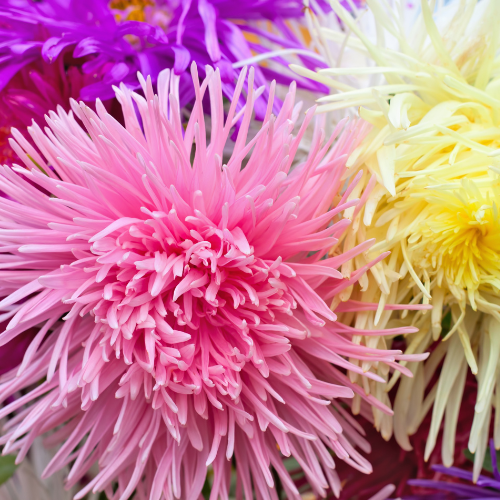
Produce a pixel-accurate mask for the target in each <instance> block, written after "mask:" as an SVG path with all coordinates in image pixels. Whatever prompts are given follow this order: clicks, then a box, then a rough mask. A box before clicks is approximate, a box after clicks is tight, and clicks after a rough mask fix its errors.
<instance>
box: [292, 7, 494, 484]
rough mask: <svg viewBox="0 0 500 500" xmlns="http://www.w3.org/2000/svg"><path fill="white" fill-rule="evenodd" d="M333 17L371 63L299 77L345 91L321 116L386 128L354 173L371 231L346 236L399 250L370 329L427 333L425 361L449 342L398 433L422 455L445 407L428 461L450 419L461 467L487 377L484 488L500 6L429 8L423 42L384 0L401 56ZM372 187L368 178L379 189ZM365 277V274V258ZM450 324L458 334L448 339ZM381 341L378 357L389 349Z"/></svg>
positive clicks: (368, 287) (326, 33)
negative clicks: (464, 410) (471, 377)
mask: <svg viewBox="0 0 500 500" xmlns="http://www.w3.org/2000/svg"><path fill="white" fill-rule="evenodd" d="M332 6H333V8H334V10H335V12H336V13H337V15H338V16H339V18H340V19H341V20H342V22H344V23H345V25H346V26H347V27H348V28H349V29H350V30H352V34H351V35H350V36H349V38H348V39H346V41H345V44H346V45H348V46H349V47H350V50H352V51H359V52H360V53H361V54H363V55H364V56H365V57H366V56H369V57H370V58H371V60H372V61H371V64H370V65H367V66H366V67H359V68H354V69H352V68H347V69H343V68H340V69H339V68H330V69H326V70H320V71H319V72H318V73H317V76H314V74H312V73H311V72H310V71H307V70H304V69H300V68H296V70H297V71H300V72H301V74H304V75H305V74H307V75H308V76H311V77H312V78H316V79H317V80H318V81H321V82H322V83H324V84H326V85H327V86H329V87H330V88H331V89H338V90H340V92H337V90H332V94H331V95H329V96H325V97H323V98H321V99H320V101H321V106H319V108H318V110H319V111H332V110H337V109H344V108H346V107H350V106H360V115H361V117H363V118H364V119H365V120H367V121H368V122H370V123H371V124H372V125H373V129H372V131H371V132H370V134H369V136H368V137H367V138H366V140H365V141H364V142H363V144H362V145H361V146H360V147H358V148H357V149H356V151H355V152H354V153H353V154H352V155H351V157H350V158H349V161H348V162H347V165H348V167H349V169H350V172H351V173H355V172H356V171H357V170H358V169H360V168H361V167H363V168H365V169H366V170H367V171H369V172H370V174H373V175H375V176H376V178H377V180H378V185H377V186H375V187H374V189H373V190H372V192H371V194H370V197H369V199H368V200H367V203H366V208H365V209H364V210H363V213H360V214H359V215H358V217H359V218H358V220H357V221H355V222H354V224H353V227H356V225H357V224H359V226H360V229H359V230H358V232H357V233H356V232H355V231H352V233H350V236H347V237H346V240H345V241H346V247H345V248H346V250H348V249H349V247H350V245H354V244H356V242H357V241H359V238H360V237H361V238H362V239H364V238H376V239H377V241H378V243H377V244H376V245H375V246H373V247H372V249H371V252H373V253H372V254H370V253H368V259H369V258H370V256H371V255H376V252H381V251H388V250H390V251H391V252H392V254H391V258H390V259H387V260H385V261H383V262H381V263H380V264H378V265H377V266H376V267H374V268H373V269H372V272H371V274H369V275H367V278H366V279H365V278H363V282H362V283H361V287H360V289H358V290H355V291H354V294H355V295H352V296H351V298H358V299H359V300H362V301H367V302H372V301H378V303H379V307H378V309H377V311H374V312H367V313H366V315H358V316H357V318H356V325H358V326H360V325H367V327H368V328H383V327H385V326H395V325H410V324H412V325H416V326H418V327H419V333H418V334H416V335H412V336H410V337H408V338H407V343H408V347H407V352H408V353H415V352H424V351H426V350H428V348H429V346H430V345H431V344H432V343H433V342H435V341H438V340H441V338H442V340H444V341H445V342H443V343H440V344H439V345H438V346H437V347H436V348H435V349H434V350H433V353H432V355H431V356H430V358H429V360H428V361H427V363H426V364H425V365H417V364H409V365H408V368H409V369H410V370H411V371H412V372H413V373H414V375H415V377H414V378H413V379H412V380H410V379H405V380H403V381H402V382H401V384H400V385H399V390H398V394H397V397H396V401H395V408H394V409H395V417H394V432H395V435H396V438H397V439H398V442H399V443H400V444H401V446H403V447H404V448H405V449H411V444H410V441H409V439H408V436H409V435H411V434H413V433H414V432H416V429H417V428H418V426H419V425H420V423H421V422H422V420H423V418H424V417H425V415H426V413H427V412H428V411H429V409H430V408H433V413H432V415H433V420H432V425H431V428H430V433H429V439H428V443H427V449H426V457H429V456H430V454H431V453H432V451H433V449H434V446H435V444H436V440H437V436H438V433H439V430H440V427H441V424H442V422H443V420H444V436H443V437H444V439H443V446H442V459H443V463H444V464H445V465H446V466H450V465H451V464H452V463H453V455H454V434H455V428H456V425H457V418H458V413H459V408H460V404H461V399H462V393H463V390H464V384H465V380H466V375H467V371H468V369H470V370H471V371H472V373H474V374H475V375H477V380H478V395H477V401H476V405H475V416H474V420H473V423H472V429H471V434H470V440H469V449H470V451H472V452H475V456H476V462H475V476H476V477H477V475H478V474H479V471H480V468H481V464H482V461H483V457H484V454H485V452H486V446H487V440H488V432H489V424H490V417H491V408H492V405H493V404H495V405H496V404H497V403H496V402H495V401H497V400H498V394H499V388H498V386H497V377H498V375H497V374H498V360H499V359H500V357H499V355H500V314H499V313H500V296H499V292H500V265H499V263H500V258H499V257H500V219H499V215H498V213H499V212H498V200H499V199H500V198H499V195H500V191H499V189H500V178H499V175H498V174H499V172H500V170H499V167H498V160H497V157H498V150H499V148H500V143H499V141H498V138H499V137H500V134H499V130H498V117H497V114H498V104H500V100H499V94H498V91H497V88H498V84H499V78H498V76H499V75H498V71H497V69H496V66H497V64H498V55H497V54H498V48H499V43H500V39H499V37H498V30H497V27H496V25H495V23H494V21H493V19H498V16H499V15H500V10H499V9H500V4H499V3H498V2H494V1H493V2H489V1H487V0H485V1H482V2H479V3H476V2H475V1H470V2H469V1H467V2H451V3H450V4H448V5H447V6H445V7H443V8H441V9H439V10H438V11H437V12H434V13H433V12H431V9H430V7H429V5H428V3H427V2H426V1H425V0H424V1H422V2H421V14H420V16H419V17H418V18H417V19H416V21H415V23H414V28H413V30H409V29H408V28H407V24H405V23H406V21H405V18H404V15H403V14H404V13H403V12H402V11H401V10H397V9H396V10H394V11H388V10H387V9H386V8H385V7H384V5H383V4H382V2H379V1H374V2H372V3H371V13H370V15H371V16H372V18H373V21H374V22H375V24H376V26H378V32H379V33H385V35H387V39H389V40H392V41H394V40H395V41H396V42H397V47H394V46H391V47H385V46H384V45H383V44H381V43H380V42H379V43H377V42H375V40H371V39H370V38H369V37H368V36H366V35H365V33H364V32H363V31H362V30H360V29H359V28H358V26H357V23H356V22H355V20H354V18H353V17H352V16H351V15H350V14H349V13H347V12H346V11H345V10H344V9H342V7H341V6H340V5H339V4H338V2H336V1H334V0H333V1H332ZM317 33H319V34H321V35H322V36H323V37H324V38H325V39H331V40H336V39H339V36H338V33H334V32H333V31H331V30H328V29H319V31H317ZM317 36H318V37H319V35H317ZM379 40H382V38H379ZM373 63H375V66H374V65H373ZM344 74H351V75H365V76H366V77H370V78H378V82H372V85H370V86H369V87H368V88H362V89H353V88H345V86H344V87H343V86H342V83H341V82H339V81H338V80H337V77H339V76H342V75H344ZM369 179H370V177H369V175H368V174H366V175H365V185H366V184H367V183H368V181H369ZM356 265H358V266H362V265H364V259H363V256H360V257H359V258H358V262H357V264H356ZM343 298H344V299H345V298H346V296H344V297H343ZM419 302H422V303H423V304H431V305H432V306H433V310H432V313H425V312H423V311H420V312H416V313H410V314H407V313H406V312H405V313H403V314H401V315H399V314H398V313H393V312H391V311H390V310H387V308H386V307H385V304H405V303H419ZM443 321H444V322H445V323H450V327H449V328H447V329H446V330H443V329H442V323H443ZM370 340H371V342H372V343H370V344H368V345H370V346H371V347H375V346H377V345H379V344H378V343H379V342H382V341H383V339H376V338H372V339H370ZM367 368H368V365H367V364H365V369H367ZM436 373H438V374H439V377H436V376H435V375H436ZM356 377H357V375H355V374H354V375H353V376H352V379H353V380H354V379H355V378H356ZM397 380H398V374H397V373H395V374H394V376H393V377H392V378H391V380H390V381H389V383H388V384H387V385H386V387H385V388H383V387H381V386H380V385H379V384H376V383H370V384H367V385H369V386H370V389H369V390H370V391H372V392H373V393H374V394H375V395H377V397H379V398H380V399H381V400H383V401H384V402H385V403H386V404H389V401H388V398H387V399H384V398H383V396H381V394H380V393H381V392H384V390H385V391H388V390H390V388H391V387H393V386H394V385H395V383H396V382H397ZM375 419H376V422H377V425H378V427H379V428H381V430H382V432H383V434H384V435H385V436H386V437H389V436H390V435H391V433H392V421H391V420H392V419H391V417H390V416H383V415H382V414H381V413H379V412H377V410H375ZM494 429H495V430H494V434H495V444H496V446H497V447H500V419H499V418H498V417H495V425H494Z"/></svg>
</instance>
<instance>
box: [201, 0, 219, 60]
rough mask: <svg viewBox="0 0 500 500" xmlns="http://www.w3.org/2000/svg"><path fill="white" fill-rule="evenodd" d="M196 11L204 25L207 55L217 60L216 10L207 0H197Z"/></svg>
mask: <svg viewBox="0 0 500 500" xmlns="http://www.w3.org/2000/svg"><path fill="white" fill-rule="evenodd" d="M198 12H199V13H200V16H201V18H202V20H203V25H204V26H205V43H206V45H207V52H208V55H209V56H210V59H211V60H212V61H213V62H217V61H218V60H219V59H220V58H221V52H220V47H219V41H218V40H217V28H216V22H217V12H216V10H215V8H214V6H213V5H212V4H211V3H208V2H207V0H198Z"/></svg>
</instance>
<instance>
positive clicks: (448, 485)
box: [404, 439, 500, 500]
mask: <svg viewBox="0 0 500 500" xmlns="http://www.w3.org/2000/svg"><path fill="white" fill-rule="evenodd" d="M490 455H491V465H492V468H493V478H491V477H487V476H483V475H480V476H479V478H478V480H477V482H476V484H473V483H472V481H473V476H472V472H469V471H465V470H463V469H459V468H458V467H445V466H444V465H433V466H432V469H433V470H435V471H436V472H439V473H441V474H443V475H445V476H451V477H453V478H457V479H459V480H464V481H469V482H470V483H471V484H464V483H459V482H447V481H446V480H444V479H443V480H432V479H411V480H410V481H408V484H410V485H411V486H417V487H420V488H425V489H428V490H436V492H435V493H425V494H422V495H411V496H405V497H404V500H419V499H421V498H422V499H423V498H426V499H430V500H455V499H456V500H459V499H460V500H462V499H463V500H487V499H490V498H500V471H499V470H498V464H497V454H496V450H495V442H494V441H493V439H491V440H490Z"/></svg>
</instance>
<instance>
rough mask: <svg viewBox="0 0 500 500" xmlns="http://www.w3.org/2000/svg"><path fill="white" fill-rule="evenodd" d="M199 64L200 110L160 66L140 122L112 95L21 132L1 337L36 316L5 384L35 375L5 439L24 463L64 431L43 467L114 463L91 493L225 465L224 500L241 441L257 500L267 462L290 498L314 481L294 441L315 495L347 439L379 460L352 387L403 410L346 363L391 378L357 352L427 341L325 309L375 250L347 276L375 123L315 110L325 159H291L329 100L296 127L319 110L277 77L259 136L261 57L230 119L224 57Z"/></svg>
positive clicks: (175, 488)
mask: <svg viewBox="0 0 500 500" xmlns="http://www.w3.org/2000/svg"><path fill="white" fill-rule="evenodd" d="M192 71H193V87H194V93H195V95H196V100H195V103H194V106H193V109H192V112H191V115H190V118H189V121H188V123H187V126H186V128H184V126H183V124H182V123H181V111H180V109H179V93H178V84H179V77H178V76H176V75H174V74H172V73H171V72H170V71H169V70H165V71H164V72H162V73H160V75H159V78H158V95H155V94H154V93H153V87H152V83H151V79H149V78H148V81H147V82H145V81H144V80H142V78H141V80H142V85H143V87H142V90H143V93H144V97H142V96H141V95H139V94H136V93H133V92H132V91H130V89H128V88H127V87H126V86H125V85H121V87H120V89H117V90H116V91H117V98H118V100H119V101H120V103H121V105H122V107H123V115H124V123H125V126H122V125H120V124H119V123H118V122H117V121H116V120H115V119H113V118H112V117H111V115H109V114H108V113H107V112H106V110H105V109H104V107H103V106H102V104H101V103H100V102H99V101H98V102H97V103H96V111H97V112H96V113H95V112H93V111H92V110H91V109H90V108H89V107H87V106H86V105H85V104H84V103H81V104H80V105H78V104H77V103H76V102H74V101H73V102H72V110H73V113H74V115H75V116H76V117H77V118H78V119H79V120H80V122H77V121H76V119H75V117H74V116H73V114H67V113H65V112H64V111H63V110H62V109H59V111H58V113H57V114H56V113H54V112H51V113H50V117H48V118H47V123H48V126H49V127H48V128H47V129H46V132H45V133H44V132H43V131H42V130H41V129H40V127H39V126H38V125H33V126H32V127H31V129H30V133H31V135H32V137H33V140H34V143H35V144H36V146H37V148H38V150H37V149H35V148H34V147H32V146H31V145H30V143H29V142H28V141H26V140H25V139H24V137H23V136H22V135H21V134H20V133H19V132H17V131H14V132H13V133H14V137H15V139H16V141H17V142H15V141H14V140H12V141H11V144H12V147H13V148H14V149H15V151H16V152H17V154H18V155H19V157H20V158H21V159H22V160H23V161H24V164H25V167H26V168H21V167H12V168H11V167H4V168H3V169H2V170H1V171H0V189H1V190H3V191H4V192H5V193H6V194H7V195H8V196H9V198H0V210H1V212H2V218H1V219H0V227H1V228H2V230H1V231H0V245H1V246H2V247H3V248H4V249H6V253H0V266H1V267H2V268H5V267H6V266H7V265H8V266H9V269H8V271H7V270H2V271H1V272H0V292H1V295H2V297H3V299H2V300H1V301H0V310H5V311H8V312H9V315H10V316H11V319H10V322H9V324H8V326H7V328H6V330H5V331H4V332H2V333H1V334H0V344H2V345H7V346H8V345H9V343H10V342H11V341H12V340H14V339H15V338H16V337H17V336H18V335H20V334H22V333H23V332H24V331H25V330H26V329H28V328H31V327H33V326H35V325H36V326H37V327H38V328H39V331H38V333H37V335H36V337H35V338H34V340H33V342H32V343H31V344H30V348H29V349H28V351H27V353H26V356H25V357H24V359H23V362H22V363H21V366H20V367H18V368H16V369H15V370H13V371H11V372H9V373H8V374H6V375H4V377H3V380H2V384H1V385H0V402H4V401H5V400H6V399H8V398H9V397H10V396H11V395H13V394H15V393H18V391H20V390H24V391H26V393H25V395H23V396H22V397H21V398H19V399H17V400H15V401H13V402H11V403H10V404H9V405H7V406H6V407H4V408H2V410H1V411H0V418H4V417H6V416H8V415H13V416H14V417H13V418H11V419H10V420H8V422H7V424H6V426H5V428H4V435H3V437H2V438H1V440H0V444H3V445H5V446H4V449H3V451H4V453H12V452H17V460H18V461H21V460H22V459H23V457H24V456H25V455H26V453H27V452H28V450H29V447H30V445H31V443H32V442H33V440H34V439H36V437H37V436H40V435H42V434H45V433H49V438H48V439H49V442H50V443H53V444H56V443H61V444H62V447H61V448H60V450H59V452H58V453H57V454H56V456H55V457H54V459H53V460H52V462H51V463H50V464H49V466H48V467H47V469H46V471H45V475H49V474H51V473H53V472H54V471H56V470H58V469H61V468H62V467H64V466H65V465H66V464H70V463H71V471H70V473H69V475H68V480H67V484H68V487H71V486H73V485H75V484H77V483H78V482H79V481H80V479H81V478H82V477H83V476H84V475H85V474H86V473H87V471H89V469H90V468H91V467H92V465H93V464H94V463H96V462H98V464H99V467H100V471H99V473H98V474H97V475H96V477H95V479H93V480H92V481H91V482H90V483H89V484H88V486H87V487H85V488H84V489H83V490H82V491H81V492H80V493H79V494H78V495H77V496H76V498H83V497H84V496H85V494H86V493H87V492H89V491H90V490H94V491H98V490H100V491H102V490H104V491H105V492H106V494H107V495H108V496H109V498H111V499H113V500H118V499H121V500H124V499H127V498H130V496H131V495H132V494H133V493H134V491H137V492H138V498H149V499H151V500H159V499H161V498H164V499H170V498H172V495H173V496H175V497H176V498H189V499H197V498H198V497H199V495H200V492H201V489H202V487H203V484H204V481H205V477H206V474H207V466H208V465H212V467H213V472H214V481H213V485H212V493H211V496H212V498H213V499H215V498H217V497H221V498H223V499H227V497H228V482H229V475H230V471H231V459H232V457H233V456H234V457H235V460H236V468H237V476H238V487H237V489H238V491H239V492H240V493H239V494H240V495H241V492H242V491H244V494H245V497H246V498H252V484H253V488H254V489H255V491H256V492H257V493H256V494H257V498H260V499H263V500H268V499H269V500H272V499H275V500H276V493H275V490H274V489H273V486H274V479H273V475H272V474H271V472H270V466H272V467H274V469H275V470H276V472H277V474H278V476H279V477H280V479H281V483H282V484H283V487H284V489H285V491H286V493H287V495H288V498H296V499H299V498H300V495H299V493H298V491H297V489H296V487H295V485H294V483H293V481H292V480H291V478H290V476H289V474H288V473H287V471H286V470H285V468H284V466H283V464H282V457H283V456H284V455H285V456H293V457H294V458H295V459H296V460H297V461H298V463H299V464H300V465H301V467H302V468H303V470H304V472H305V474H306V475H307V477H308V480H309V481H310V484H311V485H312V487H313V489H314V491H316V492H317V493H318V494H324V493H325V490H326V488H327V487H328V486H330V487H331V488H332V489H333V490H334V491H338V490H339V489H340V479H339V477H338V476H337V474H336V471H335V469H334V468H335V462H334V459H333V458H332V456H331V454H330V451H329V450H333V451H334V452H335V456H336V460H337V459H338V460H344V461H345V462H347V463H348V464H350V465H351V466H352V467H355V468H357V469H359V470H361V471H364V472H366V473H368V472H370V471H371V466H370V464H369V462H368V461H367V460H366V459H365V458H364V457H363V456H362V454H361V453H360V451H359V450H358V449H357V448H359V449H360V450H362V451H368V449H369V445H368V443H367V442H366V441H365V440H364V439H363V437H362V436H361V435H360V433H359V432H358V431H357V430H356V427H355V426H353V425H352V424H351V423H350V418H349V415H348V413H347V412H346V410H345V409H344V408H343V407H342V404H341V403H340V401H341V400H343V399H345V398H347V400H349V398H352V397H353V395H354V391H356V392H357V393H358V394H360V396H361V397H363V398H364V399H365V400H366V401H367V402H368V403H369V404H373V405H376V406H377V407H378V408H380V409H381V410H383V411H388V409H387V408H386V407H385V406H384V405H383V404H381V403H380V402H379V401H377V400H376V399H375V398H374V397H373V396H366V395H365V393H364V390H363V389H362V388H361V387H359V386H357V385H356V384H353V383H351V382H350V381H349V378H348V377H347V376H346V375H345V374H344V372H343V370H344V369H345V368H348V369H349V370H352V371H355V372H357V373H359V374H360V375H362V376H366V377H368V378H372V379H375V380H378V379H379V377H378V376H377V375H375V374H373V373H371V372H367V373H363V371H362V369H361V367H360V366H359V365H358V364H356V365H354V364H352V363H350V362H349V361H348V359H349V358H352V359H355V360H356V361H357V362H358V363H359V361H361V360H369V361H371V362H379V363H387V364H388V365H389V366H391V367H394V368H395V369H400V370H402V371H405V369H404V368H403V367H401V366H400V365H399V364H398V363H395V361H397V360H401V359H405V360H407V361H417V360H420V359H422V357H425V356H422V355H417V356H404V355H402V354H401V351H399V350H378V349H375V348H370V347H367V346H365V345H359V344H357V343H356V342H353V341H352V336H353V335H360V334H365V333H366V332H364V331H363V330H360V329H356V328H351V327H348V326H345V325H341V324H339V323H337V322H336V315H335V313H334V312H332V311H331V309H330V308H329V307H328V304H329V303H330V301H331V300H332V298H333V297H336V296H337V295H338V294H339V293H340V292H341V291H342V290H344V289H345V288H346V287H349V286H351V285H352V284H353V283H355V282H356V281H357V280H358V278H359V277H360V275H361V274H362V273H363V272H364V271H365V270H366V268H367V267H369V266H367V267H366V268H365V269H361V270H359V271H356V272H355V273H353V275H352V276H351V278H350V279H346V278H343V277H342V274H341V273H340V272H339V271H338V268H339V266H341V265H342V264H343V263H344V262H347V261H349V260H350V259H352V258H354V257H355V256H356V255H359V254H360V253H361V252H364V251H366V250H367V249H368V248H369V247H370V245H371V244H372V243H373V241H366V242H365V243H363V244H362V245H359V246H358V247H356V248H354V249H352V250H350V251H348V252H346V253H340V252H339V254H338V255H336V256H335V257H331V258H324V257H326V256H327V254H328V250H329V249H330V248H331V246H332V245H333V244H335V243H336V242H337V241H338V239H339V238H340V237H342V234H343V233H344V231H345V229H346V227H347V226H348V225H349V224H350V220H349V219H346V218H344V217H343V216H342V214H343V213H344V212H345V210H346V209H348V208H349V207H351V209H352V210H354V216H355V215H356V214H357V212H358V211H359V210H360V209H361V205H362V204H361V203H360V200H358V199H352V200H351V199H350V194H351V193H352V191H353V189H355V187H356V184H357V183H358V182H359V179H360V176H357V177H356V178H355V179H353V180H352V182H350V183H349V185H348V186H347V188H346V186H345V180H344V179H345V177H346V174H347V169H346V166H345V162H346V159H347V157H348V156H349V155H350V154H351V152H352V151H353V149H354V148H355V147H356V146H357V145H358V144H359V141H360V140H361V139H362V137H363V135H364V133H365V129H364V125H362V124H361V123H353V124H352V125H350V126H346V127H345V130H344V131H343V132H342V128H343V126H344V125H345V121H344V123H342V124H340V125H339V126H338V127H337V129H336V131H335V133H334V134H333V135H332V136H331V137H325V134H324V132H322V130H321V127H320V126H318V127H317V129H316V131H315V134H314V140H313V143H312V145H311V148H310V153H309V156H308V157H307V159H306V160H305V161H304V162H303V163H299V164H297V165H295V166H294V168H293V169H292V168H291V167H292V164H293V162H294V156H295V153H296V151H297V148H298V145H299V142H300V141H301V138H302V136H303V135H304V134H305V132H306V129H307V128H308V126H309V124H310V122H311V120H312V119H313V115H314V109H311V110H309V111H308V112H307V113H306V116H305V119H304V122H303V124H302V125H301V127H300V129H299V130H298V131H297V133H296V135H294V134H293V130H294V125H295V123H296V122H297V120H298V118H299V116H301V111H300V105H297V106H296V105H295V104H294V97H295V85H294V84H292V86H291V87H290V89H289V93H288V94H287V96H286V98H285V100H284V102H283V106H282V107H281V110H280V112H279V114H278V115H277V116H274V115H273V114H272V108H273V98H272V96H273V95H274V84H272V85H271V89H270V92H271V99H270V100H269V103H268V106H267V109H266V113H265V116H264V120H263V123H262V126H261V128H260V130H259V131H258V132H257V134H256V135H255V136H254V137H248V134H249V125H250V121H251V117H252V114H253V111H254V101H255V97H256V92H255V91H254V88H253V82H254V71H253V69H251V70H250V72H249V78H248V82H249V85H248V89H247V92H246V94H247V98H246V100H245V106H244V108H242V110H241V111H240V112H238V111H237V104H238V102H239V99H240V95H241V93H242V90H243V85H244V82H245V79H246V71H245V70H243V71H242V73H241V74H240V76H239V79H238V81H237V83H236V91H235V95H234V97H233V99H232V101H231V102H230V108H229V110H228V113H227V115H225V114H224V108H223V93H222V83H221V77H220V72H219V70H216V71H215V72H211V71H210V70H208V76H207V78H206V79H205V80H204V81H202V82H201V84H200V81H199V77H198V75H197V73H196V67H195V66H193V70H192ZM205 97H207V98H208V99H209V102H210V108H211V119H210V132H209V133H207V130H206V125H205V116H204V114H203V100H204V98H205ZM136 109H137V110H138V112H139V114H140V118H139V117H138V115H137V113H136ZM139 119H140V121H139ZM240 119H241V126H240V128H239V130H238V133H237V138H236V142H235V143H234V145H232V146H231V145H230V144H227V143H228V138H229V136H230V134H231V133H232V130H233V129H234V125H235V123H236V122H237V121H239V120H240ZM79 123H81V124H83V126H82V125H80V124H79ZM317 123H318V125H321V121H320V119H318V122H317ZM334 143H335V144H334ZM226 146H227V147H229V148H230V149H231V153H230V154H229V155H225V154H224V151H225V149H226V151H227V147H226ZM41 152H43V154H42V153H41ZM223 158H225V159H224V160H223ZM223 161H224V162H225V163H223ZM243 166H244V168H243ZM50 167H52V168H50ZM37 186H38V187H40V188H41V189H37V188H36V187H37ZM344 188H346V190H345V191H344ZM42 189H43V191H42ZM46 193H48V194H46ZM334 199H336V200H338V201H337V202H336V203H335V204H334V205H333V206H332V204H331V200H334ZM7 252H8V253H7ZM310 252H315V253H314V254H313V255H310V256H308V255H309V253H310ZM383 257H384V255H382V256H380V258H379V259H377V260H376V261H374V262H372V263H370V264H369V265H374V264H375V263H376V262H377V261H379V260H380V259H381V258H383ZM351 306H354V305H353V304H351ZM347 307H349V303H347ZM412 331H414V329H413V328H402V329H400V328H397V329H393V330H387V331H385V333H387V334H388V335H395V334H403V333H408V332H412ZM370 333H373V331H371V332H370ZM377 333H379V332H377ZM40 381H43V382H42V383H41V384H38V385H36V383H37V382H40ZM113 488H116V489H113Z"/></svg>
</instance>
